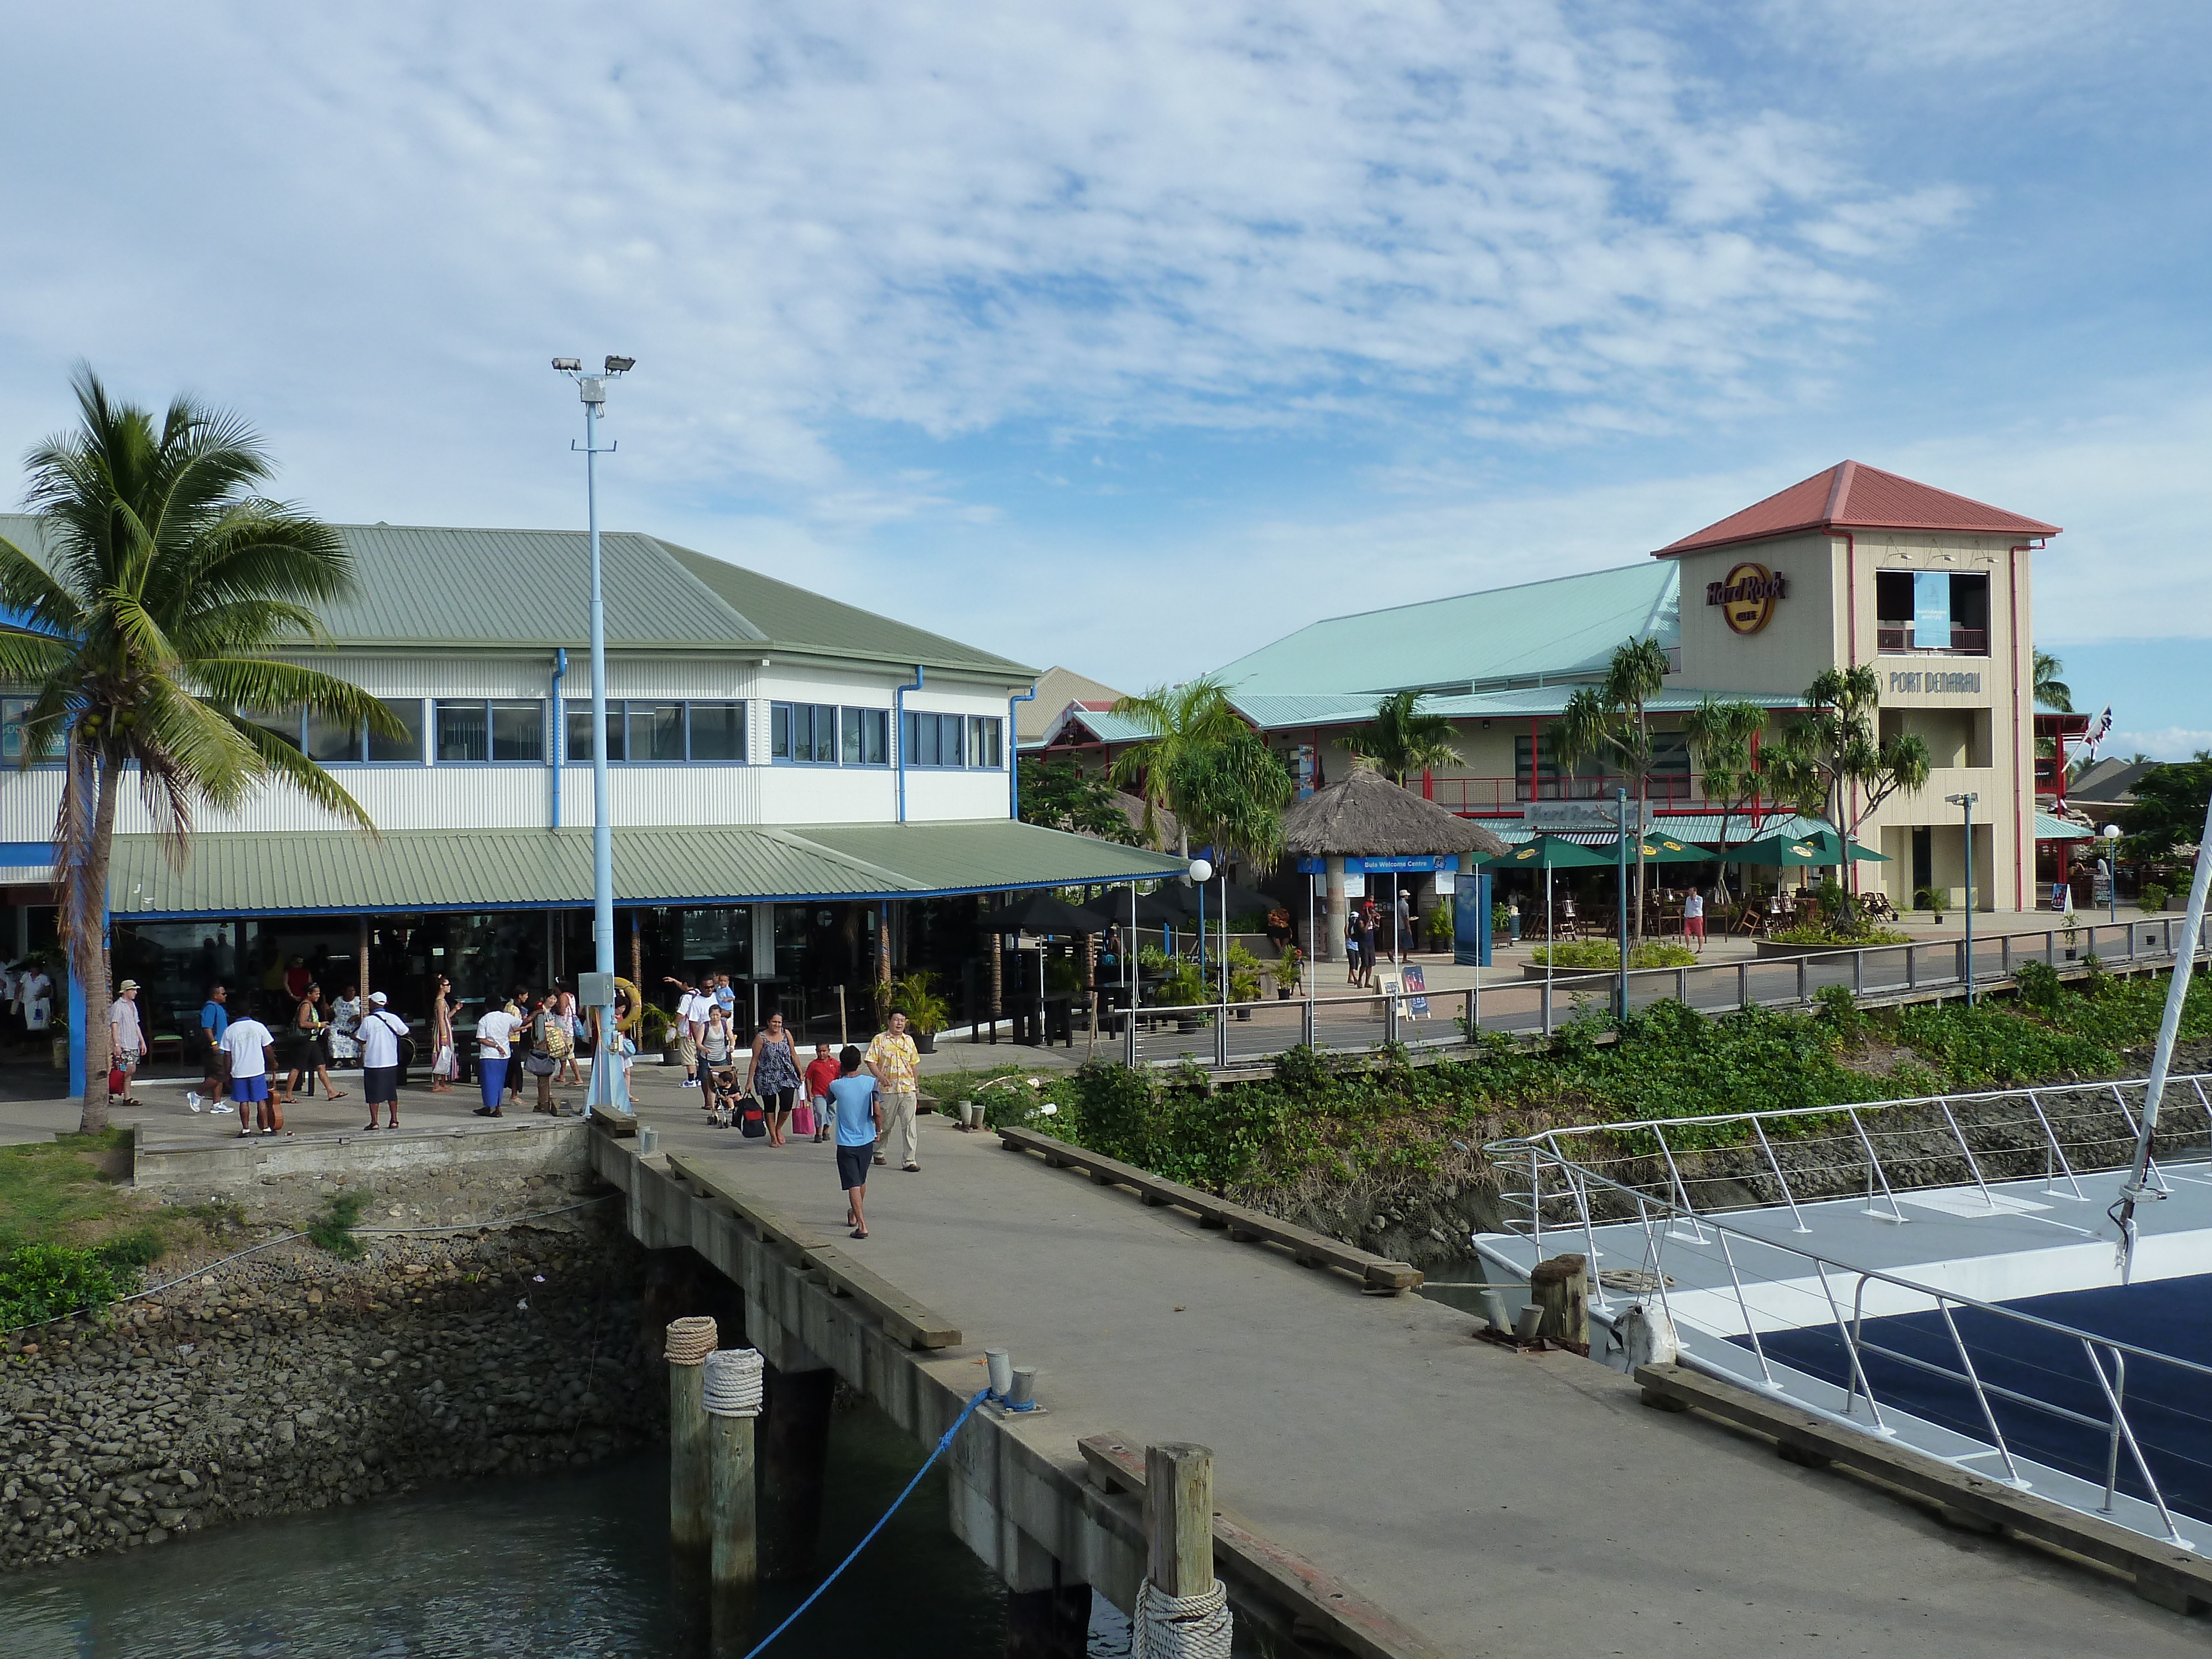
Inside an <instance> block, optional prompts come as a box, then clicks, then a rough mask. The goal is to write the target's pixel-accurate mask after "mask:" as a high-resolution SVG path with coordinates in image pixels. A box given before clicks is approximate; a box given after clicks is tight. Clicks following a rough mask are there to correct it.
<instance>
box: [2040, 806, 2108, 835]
mask: <svg viewBox="0 0 2212 1659" xmlns="http://www.w3.org/2000/svg"><path fill="white" fill-rule="evenodd" d="M2096 834H2097V832H2096V831H2095V830H2094V829H2090V828H2089V827H2088V826H2087V825H2086V824H2081V823H2070V822H2069V821H2068V820H2067V819H2065V818H2062V817H2056V816H2054V815H2053V814H2051V813H2049V812H2038V813H2037V814H2036V815H2035V838H2036V840H2038V841H2092V840H2094V839H2095V837H2096Z"/></svg>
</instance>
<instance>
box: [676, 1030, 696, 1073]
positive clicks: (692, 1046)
mask: <svg viewBox="0 0 2212 1659" xmlns="http://www.w3.org/2000/svg"><path fill="white" fill-rule="evenodd" d="M676 1058H677V1059H678V1060H682V1061H683V1062H684V1064H685V1065H686V1066H696V1065H697V1064H698V1063H699V1042H698V1039H697V1038H696V1037H693V1036H680V1037H678V1038H677V1039H676Z"/></svg>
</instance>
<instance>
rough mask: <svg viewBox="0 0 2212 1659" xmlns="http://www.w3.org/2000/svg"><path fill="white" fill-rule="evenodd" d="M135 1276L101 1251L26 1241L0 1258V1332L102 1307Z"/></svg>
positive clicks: (126, 1264) (118, 1294)
mask: <svg viewBox="0 0 2212 1659" xmlns="http://www.w3.org/2000/svg"><path fill="white" fill-rule="evenodd" d="M135 1278H136V1274H135V1273H133V1272H132V1271H131V1265H130V1264H128V1263H124V1262H118V1261H114V1260H112V1259H111V1258H110V1257H109V1255H108V1254H107V1252H106V1250H105V1249H73V1248H72V1247H70V1246H69V1245H66V1244H26V1245H24V1246H23V1247H22V1248H21V1249H18V1250H16V1251H15V1252H13V1253H12V1254H11V1255H9V1256H8V1257H7V1258H6V1259H5V1260H4V1261H0V1330H9V1329H13V1328H15V1327H16V1326H18V1325H36V1324H40V1323H41V1322H45V1321H46V1320H49V1319H58V1318H61V1317H62V1316H64V1315H67V1314H74V1313H85V1312H88V1311H90V1310H94V1309H97V1308H104V1307H106V1305H107V1304H109V1303H111V1302H112V1301H114V1300H115V1298H116V1297H118V1296H121V1295H123V1294H124V1293H125V1289H126V1283H125V1281H127V1280H130V1279H135Z"/></svg>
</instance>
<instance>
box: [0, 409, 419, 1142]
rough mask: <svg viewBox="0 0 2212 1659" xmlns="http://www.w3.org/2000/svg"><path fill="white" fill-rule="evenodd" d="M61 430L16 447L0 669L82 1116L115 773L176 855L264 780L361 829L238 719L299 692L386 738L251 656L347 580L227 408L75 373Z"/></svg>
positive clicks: (327, 789) (281, 750) (335, 542)
mask: <svg viewBox="0 0 2212 1659" xmlns="http://www.w3.org/2000/svg"><path fill="white" fill-rule="evenodd" d="M74 384H75V387H76V401H77V409H78V412H79V416H80V424H79V425H78V426H77V427H76V428H75V429H74V430H72V431H70V432H66V433H63V434H61V435H58V436H57V437H54V438H52V439H50V440H48V441H46V443H44V444H41V445H40V446H39V447H37V448H35V449H33V451H32V452H31V453H30V454H29V456H28V457H27V462H26V465H27V467H28V469H29V472H30V487H29V489H28V490H27V496H26V504H27V506H28V507H29V508H30V510H31V511H32V512H33V513H35V514H37V515H38V518H39V544H38V550H37V552H36V554H35V555H34V554H33V553H32V552H31V551H28V550H25V549H23V548H20V547H17V546H16V545H15V544H14V543H12V542H9V541H7V540H6V539H4V538H0V604H4V605H7V606H9V608H10V609H11V610H13V611H15V613H17V616H18V617H19V618H20V620H21V623H23V625H24V628H25V631H21V632H14V633H8V634H4V635H0V680H4V681H5V682H7V683H8V684H12V685H16V686H20V687H22V688H24V689H25V690H26V691H27V695H28V696H29V698H30V707H29V708H28V710H27V713H26V714H24V716H23V764H25V765H26V766H28V765H30V764H32V763H33V762H35V761H38V760H41V759H53V758H56V757H58V758H59V759H60V760H61V761H62V762H63V763H64V766H63V773H62V795H61V808H60V811H59V812H58V815H57V817H56V819H55V823H54V885H55V888H56V890H57V891H58V895H59V897H60V911H59V916H58V925H59V928H60V932H61V935H62V939H63V941H64V945H66V947H67V949H68V951H69V960H70V971H71V972H72V973H74V974H75V975H76V977H77V979H78V981H80V982H81V983H82V985H83V987H84V991H85V1006H86V1007H87V1008H88V1010H89V1011H90V1014H89V1017H88V1020H87V1022H86V1023H87V1025H88V1030H86V1031H85V1033H84V1046H85V1091H84V1108H83V1122H82V1127H83V1128H84V1129H85V1130H87V1131H94V1130H98V1129H102V1128H105V1127H106V1124H107V1073H108V1066H109V1064H110V1054H109V1040H108V1027H107V1021H106V1018H104V1014H105V1011H106V1007H107V1004H108V971H107V958H106V951H105V949H104V948H103V946H104V935H105V933H106V901H107V870H108V860H109V854H110V852H111V850H112V844H113V841H114V836H115V815H116V806H117V800H118V793H119V792H120V791H121V790H123V789H125V788H126V787H133V786H134V785H135V787H136V789H137V794H138V796H139V799H140V800H141V802H142V803H143V806H144V810H145V812H146V815H147V817H148V819H149V822H150V823H151V827H152V829H153V831H154V833H155V834H156V835H158V836H161V838H162V840H163V841H164V842H166V843H167V850H168V853H169V855H170V857H171V859H172V860H173V862H174V863H176V864H177V865H179V866H182V864H183V863H184V861H185V857H186V856H187V854H188V851H189V847H190V842H191V829H192V824H193V819H194V815H195V813H196V812H197V811H198V809H200V808H201V807H203V806H211V807H214V808H216V809H217V810H218V811H232V810H235V809H236V808H238V807H240V806H242V805H245V804H246V801H247V800H249V799H251V798H252V795H253V794H254V793H255V792H256V791H257V790H258V789H259V788H260V787H262V786H263V785H264V784H266V783H276V784H281V785H283V786H284V787H289V788H291V789H295V790H297V791H298V792H299V793H301V794H302V795H304V796H306V797H307V799H309V800H310V801H313V803H314V804H315V805H319V806H320V807H323V808H324V809H325V810H326V811H330V812H331V813H332V814H334V815H336V816H337V817H342V818H344V819H346V820H348V821H349V822H350V823H355V824H357V825H359V826H360V827H362V829H367V830H369V831H370V832H371V833H372V834H373V833H374V828H375V826H374V825H373V824H372V823H369V821H368V814H367V813H366V812H364V811H362V808H361V806H360V805H359V804H358V803H356V801H355V800H354V799H353V797H352V796H350V795H349V794H348V793H346V792H345V790H344V789H343V788H341V787H339V785H338V783H337V780H336V779H334V778H332V777H331V775H330V774H329V773H327V772H325V770H324V769H322V768H321V767H319V766H318V765H316V764H315V763H314V762H313V761H311V760H309V759H308V758H307V757H306V756H305V755H303V754H301V752H300V750H298V749H297V748H296V747H295V746H294V745H292V744H288V743H286V742H285V741H284V740H283V738H280V737H279V736H277V735H276V733H275V732H270V731H268V730H265V729H264V728H263V727H262V726H257V725H255V724H254V723H253V722H252V720H250V719H248V718H247V716H248V715H249V714H254V713H257V712H260V713H270V712H275V711H278V710H289V709H294V708H300V707H301V706H303V705H304V706H305V707H306V708H307V709H308V710H309V711H311V712H312V713H313V714H317V715H319V716H321V717H323V718H324V719H325V720H331V721H333V722H336V723H338V724H341V725H351V726H356V727H358V726H361V725H362V724H364V723H365V724H367V725H368V726H370V727H371V728H372V729H373V730H374V731H377V732H381V733H383V734H385V735H386V736H392V737H400V736H404V731H403V730H401V729H400V728H399V726H398V721H397V720H395V719H394V718H393V717H392V714H390V713H389V712H388V711H387V710H386V709H385V708H384V707H383V705H382V704H380V703H379V702H377V701H376V700H375V699H374V697H372V696H369V695H368V693H367V692H364V691H362V690H360V689H359V688H358V687H356V686H352V685H349V684H346V683H345V682H344V681H343V680H340V679H335V678H331V676H330V675H328V674H324V673H320V672H318V671H315V670H313V669H311V668H304V667H301V666H300V665H297V664H295V663H289V662H284V661H280V660H278V659H275V658H273V657H270V656H267V655H264V653H266V652H269V651H272V650H284V649H295V650H296V649H298V648H299V647H302V646H307V645H311V644H313V643H314V642H315V641H317V640H318V639H319V637H321V633H322V630H321V626H320V623H319V621H318V619H317V617H316V613H315V610H314V608H313V607H315V606H317V605H325V604H327V603H329V602H330V601H331V600H333V599H338V598H340V597H342V596H343V595H344V594H346V593H347V592H349V591H350V590H351V588H352V586H353V569H352V562H351V558H350V556H349V554H348V553H347V551H346V550H345V548H344V546H343V544H342V543H341V542H340V540H339V538H338V536H337V532H335V531H333V530H331V528H330V527H329V526H325V525H323V524H321V523H319V522H318V521H316V520H314V519H313V518H312V517H310V516H309V515H307V514H306V513H301V512H300V511H298V510H297V509H295V508H294V507H288V506H285V505H283V504H282V503H280V502H276V501H269V500H266V499H264V497H263V496H262V495H259V494H258V487H259V486H260V485H262V484H264V483H265V482H266V481H267V480H268V479H269V477H270V476H271V473H272V468H271V466H270V462H269V459H268V457H267V455H266V453H264V450H263V449H262V447H261V444H260V441H259V440H258V438H257V437H256V436H255V435H254V433H253V432H252V429H251V428H248V427H247V426H246V424H245V423H244V422H242V421H240V420H239V419H238V418H237V417H236V416H232V415H228V414H224V413H222V412H220V411H217V410H210V409H207V408H205V407H203V406H202V405H200V404H195V403H192V402H191V401H189V400H187V399H185V398H179V399H177V400H176V401H175V402H173V403H172V404H170V405H169V407H168V410H167V412H166V413H165V414H164V415H163V416H162V417H161V420H160V421H159V422H158V423H157V422H155V418H154V416H152V415H151V414H150V413H149V411H148V410H143V409H140V408H137V407H136V406H134V405H132V404H125V403H118V402H117V401H116V400H114V399H113V398H111V397H110V396H109V395H108V392H107V390H106V387H105V386H102V385H101V384H100V380H99V378H98V377H97V376H96V375H94V374H93V373H92V371H91V370H90V369H89V368H79V370H78V371H77V373H76V378H75V382H74Z"/></svg>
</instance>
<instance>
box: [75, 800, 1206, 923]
mask: <svg viewBox="0 0 2212 1659" xmlns="http://www.w3.org/2000/svg"><path fill="white" fill-rule="evenodd" d="M614 854H615V902H617V904H708V903H718V904H726V903H747V902H753V901H757V900H784V899H795V900H798V899H832V898H925V897H930V896H939V895H944V894H948V893H975V892H994V891H1000V890H1006V889H1012V888H1024V887H1072V886H1077V885H1079V884H1085V883H1090V882H1115V881H1129V880H1133V879H1157V878H1159V877H1161V876H1164V875H1175V874H1178V873H1180V872H1182V869H1183V868H1184V866H1185V862H1186V860H1182V859H1179V858H1174V857H1166V856H1163V855H1161V854H1157V853H1149V852H1146V851H1144V850H1142V849H1141V848H1133V847H1122V846H1119V845H1117V844H1115V842H1103V841H1097V840H1094V839H1092V838H1091V837H1090V836H1072V835H1068V834H1066V833H1064V832H1063V831H1060V830H1058V829H1043V828H1042V827H1040V826H1038V825H1036V824H1031V823H1018V822H1016V821H1014V820H1012V819H1010V818H980V819H970V820H962V821H958V822H951V823H907V824H880V825H877V824H870V825H852V824H802V825H778V826H773V827H769V826H753V825H732V826H708V827H700V828H678V829H617V830H616V831H615V834H614ZM108 894H109V902H110V903H111V905H112V908H113V911H114V913H115V915H116V916H117V917H118V919H125V918H130V917H137V918H139V919H141V920H159V919H161V918H163V917H175V916H199V915H206V916H238V915H301V914H314V913H326V914H336V915H364V914H370V913H374V912H386V911H428V910H495V909H534V908H553V907H566V906H582V905H588V904H589V903H590V902H592V836H591V831H590V830H588V829H409V830H395V831H392V832H388V833H387V834H386V836H384V837H383V839H382V840H381V841H374V840H371V839H370V838H369V837H368V836H363V835H359V834H356V833H354V832H352V831H345V830H324V831H315V832H312V833H308V834H302V835H286V836H273V835H253V834H235V835H204V836H194V837H193V838H192V843H191V860H190V861H189V862H188V863H187V864H186V865H185V868H184V869H183V870H182V871H181V872H179V871H177V870H175V869H173V868H172V867H171V866H170V865H169V863H168V860H167V857H166V855H165V854H163V852H162V849H161V844H160V842H158V841H157V840H156V838H155V837H154V836H117V837H116V838H115V858H114V864H113V866H112V873H111V875H110V877H109V881H108Z"/></svg>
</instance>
